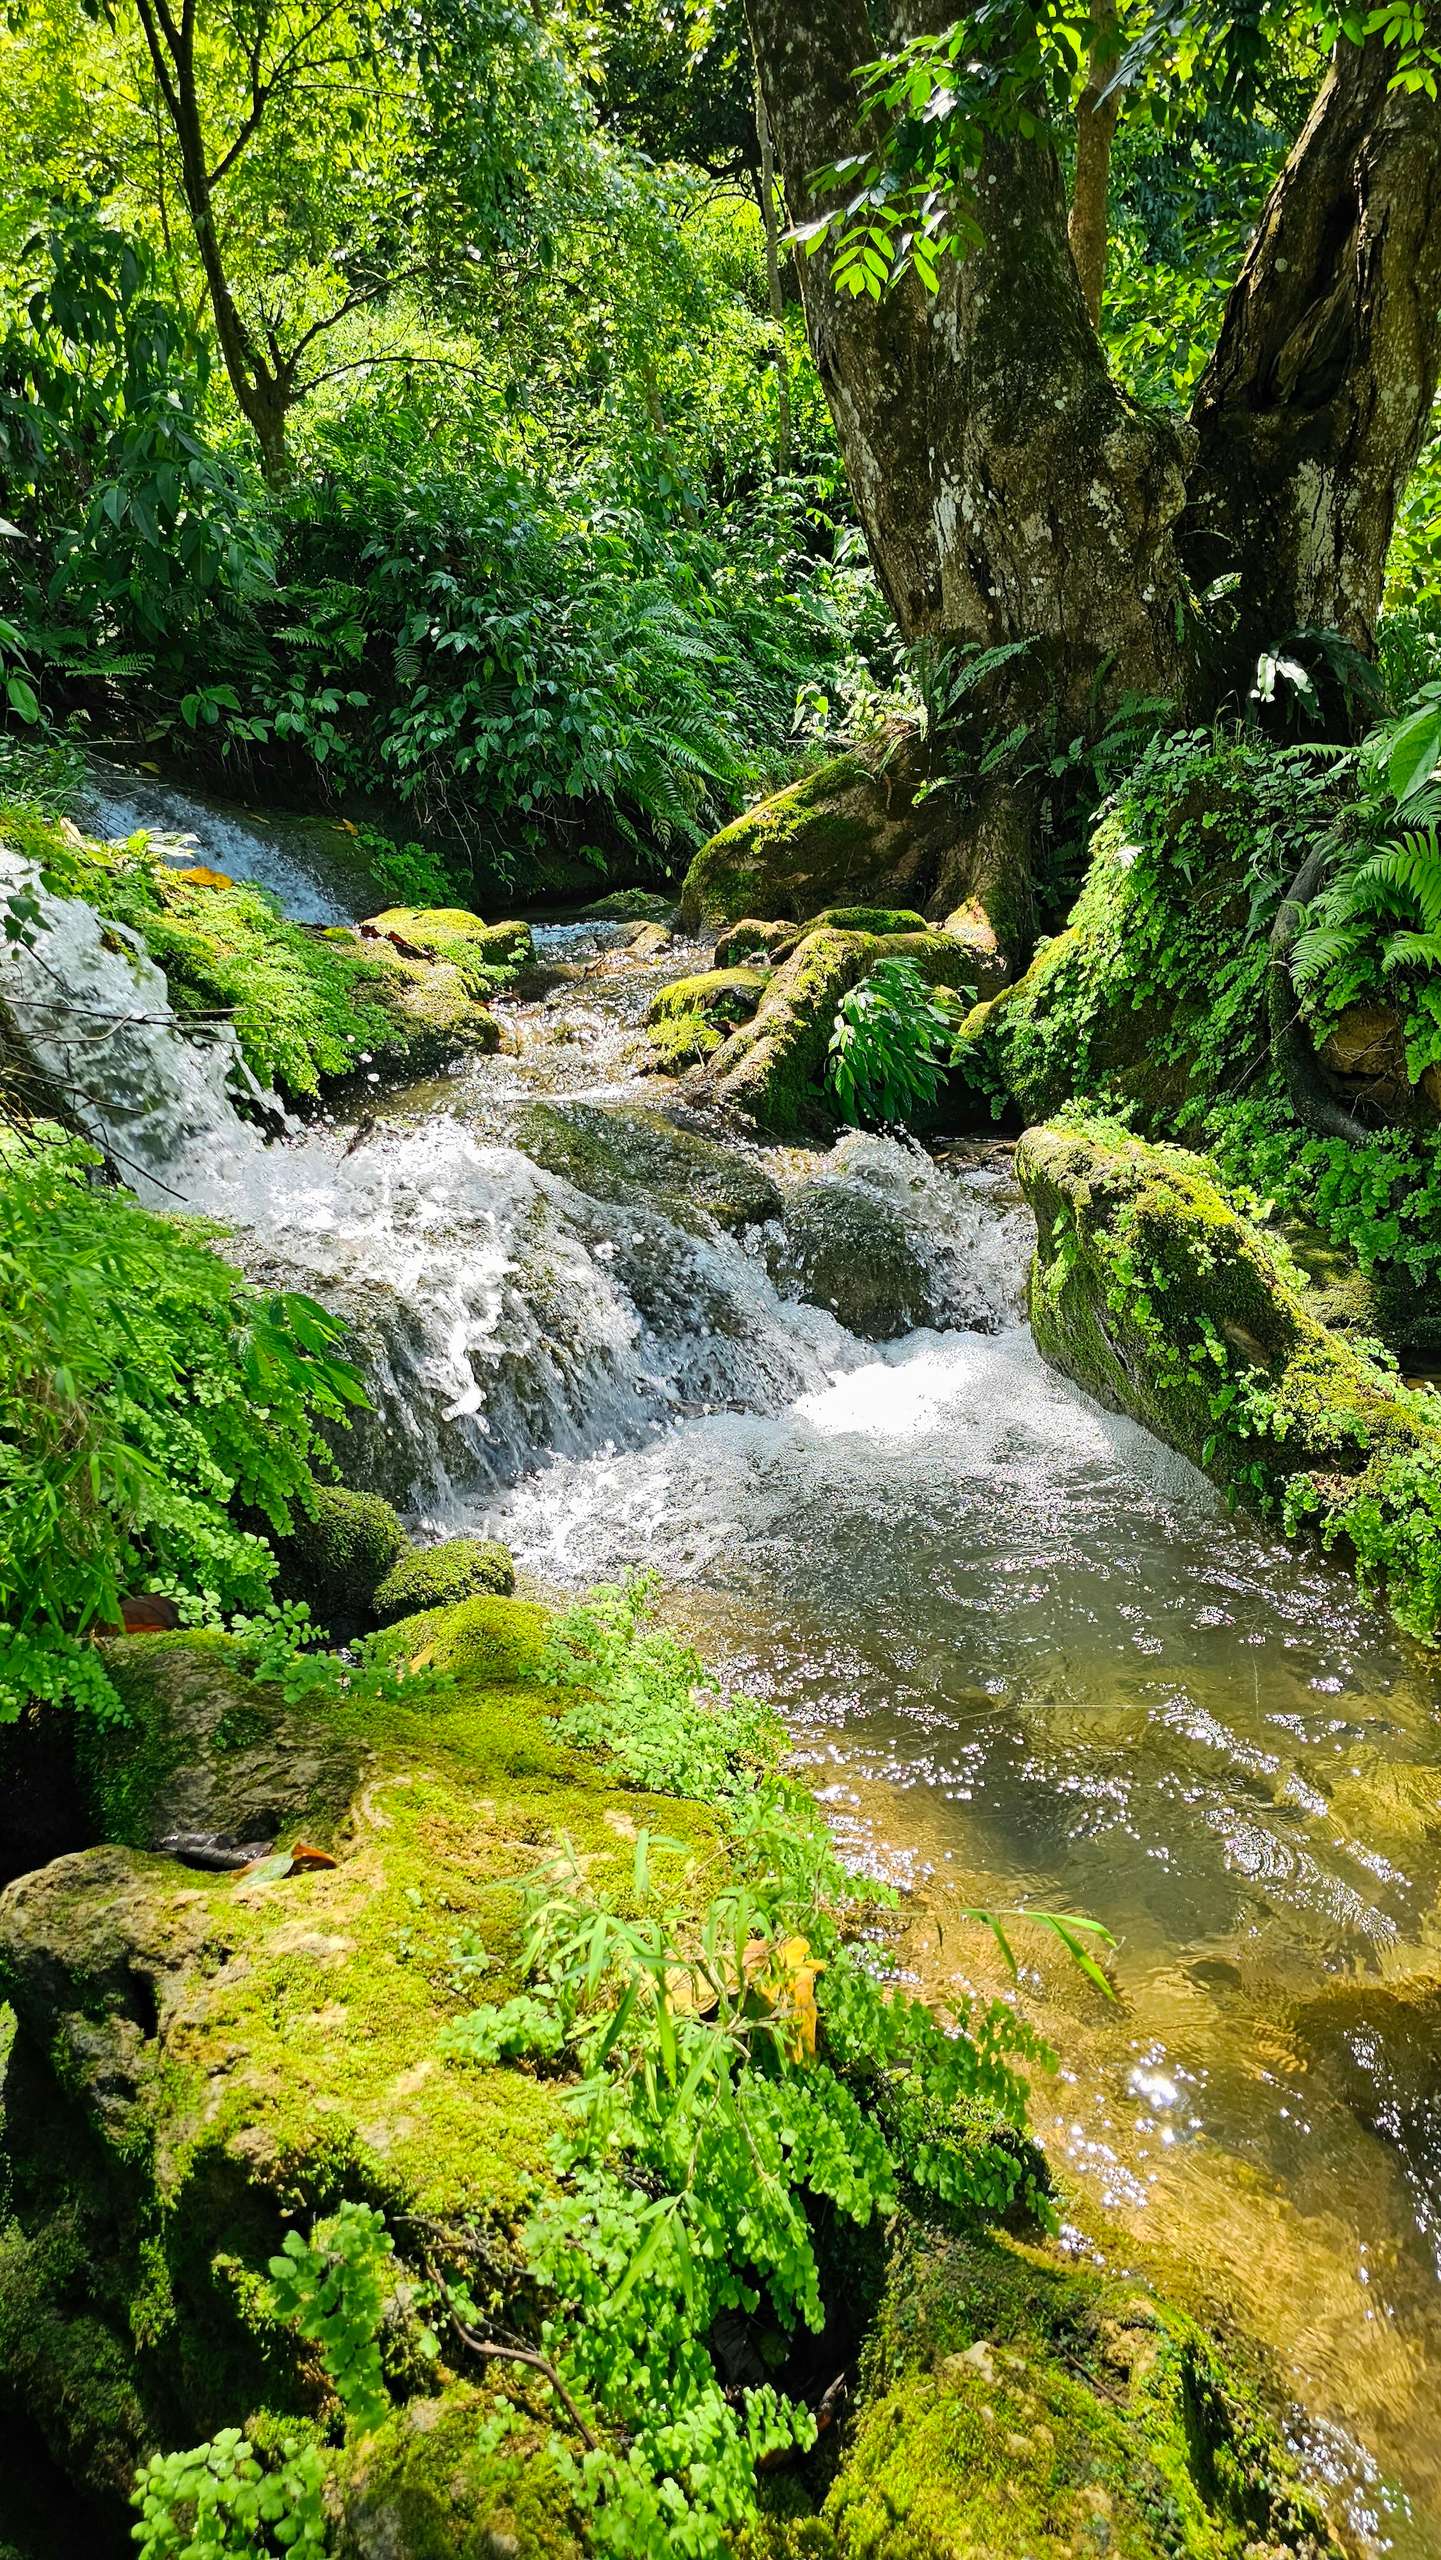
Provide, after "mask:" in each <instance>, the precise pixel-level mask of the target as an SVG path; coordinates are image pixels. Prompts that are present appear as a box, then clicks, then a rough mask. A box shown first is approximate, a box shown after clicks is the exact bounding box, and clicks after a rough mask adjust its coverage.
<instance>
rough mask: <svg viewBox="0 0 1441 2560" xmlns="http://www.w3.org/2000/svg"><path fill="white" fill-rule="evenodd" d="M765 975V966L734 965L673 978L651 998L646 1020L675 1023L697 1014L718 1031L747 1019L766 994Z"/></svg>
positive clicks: (766, 979) (766, 973)
mask: <svg viewBox="0 0 1441 2560" xmlns="http://www.w3.org/2000/svg"><path fill="white" fill-rule="evenodd" d="M768 977H769V972H768V971H767V970H765V969H747V968H734V969H701V970H699V971H697V972H696V974H695V975H694V976H693V977H689V978H673V979H672V980H671V983H670V985H669V986H668V987H662V988H661V989H660V991H659V993H658V994H656V995H653V996H652V997H651V1000H650V1003H649V1004H648V1005H647V1006H646V1012H645V1018H646V1021H647V1022H648V1023H657V1022H659V1023H665V1022H674V1021H677V1020H679V1019H680V1018H681V1017H682V1016H683V1015H689V1014H699V1016H700V1018H701V1020H702V1021H703V1022H708V1023H710V1024H712V1025H713V1026H714V1027H715V1028H716V1029H717V1030H720V1029H721V1028H722V1027H723V1026H724V1025H726V1024H728V1023H729V1024H735V1023H737V1022H748V1021H749V1020H750V1017H751V1015H752V1014H753V1013H754V1011H755V1009H756V1006H757V1005H758V1004H759V1003H760V1000H761V997H762V996H763V995H764V993H765V990H766V985H767V982H768Z"/></svg>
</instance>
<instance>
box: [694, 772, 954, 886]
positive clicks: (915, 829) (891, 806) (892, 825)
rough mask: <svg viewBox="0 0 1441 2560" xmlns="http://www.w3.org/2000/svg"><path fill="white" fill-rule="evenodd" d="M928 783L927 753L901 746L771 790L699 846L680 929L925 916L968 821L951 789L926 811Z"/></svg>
mask: <svg viewBox="0 0 1441 2560" xmlns="http://www.w3.org/2000/svg"><path fill="white" fill-rule="evenodd" d="M924 779H925V765H924V749H923V748H922V747H921V746H919V745H918V744H917V743H916V742H913V741H910V740H907V739H900V740H895V739H892V740H890V741H888V742H887V743H886V745H885V746H884V747H882V748H880V749H878V750H877V751H876V752H875V753H874V755H871V754H869V753H868V754H866V755H859V754H856V755H844V756H837V757H835V758H833V759H832V761H831V762H830V763H828V764H823V765H821V766H819V767H818V769H817V770H816V771H815V772H814V773H809V774H806V775H805V776H804V777H803V778H802V779H801V780H800V781H799V782H793V783H791V784H790V785H789V787H788V788H787V789H786V790H784V791H777V792H775V793H773V794H772V796H771V798H770V799H768V800H762V801H761V802H760V803H759V804H758V805H757V806H756V807H755V808H753V809H748V810H747V811H746V812H745V815H744V816H743V817H740V818H737V819H735V820H734V822H733V823H732V824H731V825H730V826H728V827H723V828H722V829H721V831H720V834H719V835H715V836H712V837H711V839H710V841H709V843H708V844H703V845H702V846H701V849H700V851H699V853H698V854H697V855H696V857H695V860H694V861H693V862H692V864H691V867H690V869H689V871H688V872H687V874H686V878H685V885H684V887H683V888H682V890H681V921H682V923H683V924H684V925H686V926H687V927H688V928H689V930H690V931H692V932H703V931H705V930H706V929H707V928H710V929H714V928H716V927H718V926H720V925H724V924H730V923H731V922H733V921H734V920H735V919H736V918H737V917H740V916H760V917H763V918H764V917H775V916H818V915H821V914H823V913H824V912H825V910H826V909H828V908H833V907H844V908H854V907H857V906H867V907H875V906H880V907H885V908H894V907H897V906H904V907H906V908H908V909H918V908H920V907H923V906H924V905H925V904H926V902H927V900H928V899H929V897H930V895H931V893H932V891H933V890H934V889H935V887H936V886H937V883H938V882H939V880H940V879H941V878H942V877H943V876H944V875H945V873H946V870H947V866H948V862H949V860H950V858H951V857H952V856H953V854H954V851H955V842H956V836H957V831H958V826H959V824H960V823H961V821H960V819H959V818H958V814H957V812H956V810H955V809H954V808H953V807H952V806H951V804H950V795H949V794H947V793H945V792H935V793H932V794H930V795H929V796H927V797H925V798H923V799H922V800H921V802H920V805H919V806H917V805H916V799H915V795H916V790H917V787H918V786H919V784H920V783H921V782H922V781H923V780H924Z"/></svg>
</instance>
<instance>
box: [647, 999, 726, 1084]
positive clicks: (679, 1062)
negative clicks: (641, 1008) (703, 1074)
mask: <svg viewBox="0 0 1441 2560" xmlns="http://www.w3.org/2000/svg"><path fill="white" fill-rule="evenodd" d="M724 1037H725V1034H724V1032H723V1031H722V1030H721V1029H720V1028H719V1026H718V1025H717V1024H716V1023H714V1022H708V1021H707V1020H706V1017H705V1015H704V1014H703V1013H676V1014H672V1015H671V1017H670V1018H669V1020H668V1021H665V1022H655V1023H652V1024H651V1027H650V1029H649V1031H648V1032H647V1034H646V1051H647V1056H646V1064H647V1065H648V1066H649V1067H651V1068H653V1069H654V1070H655V1071H656V1073H658V1074H660V1075H668V1076H675V1075H680V1074H682V1073H683V1071H684V1070H685V1068H687V1067H698V1066H702V1065H703V1064H704V1062H705V1060H706V1059H707V1058H713V1057H714V1055H715V1053H716V1051H717V1049H718V1048H719V1047H720V1045H721V1042H722V1040H723V1039H724Z"/></svg>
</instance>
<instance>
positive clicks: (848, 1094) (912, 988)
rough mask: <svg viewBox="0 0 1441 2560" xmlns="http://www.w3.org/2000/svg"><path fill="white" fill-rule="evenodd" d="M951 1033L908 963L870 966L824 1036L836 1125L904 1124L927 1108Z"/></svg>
mask: <svg viewBox="0 0 1441 2560" xmlns="http://www.w3.org/2000/svg"><path fill="white" fill-rule="evenodd" d="M954 1027H955V1026H954V1023H953V1021H952V1019H951V1017H950V1016H949V1015H948V1014H946V1013H944V1012H943V1011H942V1009H941V1007H940V1006H939V1005H938V1004H937V1003H936V1002H935V999H934V998H933V997H932V996H931V995H930V994H929V993H928V991H927V989H926V987H925V985H924V984H923V982H922V979H921V973H920V971H919V969H918V968H917V967H916V964H915V962H914V961H913V960H878V961H877V963H876V965H875V967H874V969H872V970H870V971H869V972H868V974H867V975H866V976H865V977H864V978H862V980H861V982H860V984H859V986H855V987H852V988H851V989H850V991H849V993H848V994H847V995H844V996H842V998H841V1001H840V1005H839V1007H838V1009H837V1013H836V1026H835V1030H834V1031H833V1033H832V1034H831V1050H830V1064H829V1067H828V1069H827V1083H828V1084H829V1087H830V1090H831V1092H832V1093H833V1094H834V1096H835V1099H836V1102H837V1104H838V1105H839V1108H840V1111H841V1114H842V1116H843V1118H845V1119H847V1120H849V1121H850V1122H852V1124H853V1125H860V1124H862V1123H866V1122H869V1123H871V1124H876V1123H885V1122H887V1121H901V1122H906V1121H910V1120H913V1119H915V1117H916V1116H917V1114H918V1113H922V1112H926V1111H929V1110H930V1109H932V1108H933V1106H934V1103H935V1099H936V1095H937V1094H938V1093H939V1091H940V1087H941V1078H942V1076H943V1075H944V1073H945V1070H946V1066H947V1063H948V1061H949V1059H950V1055H951V1047H952V1035H953V1031H954Z"/></svg>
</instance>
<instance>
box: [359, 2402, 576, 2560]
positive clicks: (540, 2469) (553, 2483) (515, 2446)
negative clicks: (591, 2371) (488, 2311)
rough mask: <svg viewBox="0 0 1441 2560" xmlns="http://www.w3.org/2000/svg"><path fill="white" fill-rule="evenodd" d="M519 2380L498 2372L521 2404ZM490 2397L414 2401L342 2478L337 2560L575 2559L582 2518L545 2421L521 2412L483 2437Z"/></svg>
mask: <svg viewBox="0 0 1441 2560" xmlns="http://www.w3.org/2000/svg"><path fill="white" fill-rule="evenodd" d="M525 2378H526V2377H525V2374H524V2371H523V2369H522V2368H520V2367H512V2368H510V2370H509V2371H508V2372H506V2373H505V2374H504V2379H505V2384H506V2386H507V2389H508V2391H513V2392H517V2396H518V2398H519V2400H520V2401H521V2402H523V2401H524V2400H525V2398H526V2396H527V2395H526V2393H525V2390H524V2384H525ZM494 2412H495V2399H494V2396H493V2395H490V2394H487V2393H484V2392H480V2391H475V2390H471V2389H469V2388H467V2387H465V2386H462V2387H460V2388H459V2389H456V2390H452V2391H448V2392H447V2393H446V2394H445V2395H444V2397H443V2398H439V2397H438V2398H435V2399H429V2400H416V2401H412V2402H411V2404H410V2406H409V2407H408V2408H406V2409H403V2410H398V2411H397V2412H396V2415H395V2416H394V2417H393V2418H392V2419H390V2420H388V2421H387V2423H386V2424H385V2425H384V2426H383V2427H381V2428H380V2429H379V2430H378V2431H377V2432H376V2433H375V2434H374V2435H371V2436H367V2437H365V2438H364V2439H363V2441H362V2442H361V2444H360V2445H359V2446H358V2447H357V2448H356V2450H355V2451H354V2452H353V2453H352V2454H350V2455H349V2456H348V2457H347V2458H346V2460H345V2462H344V2464H343V2466H342V2470H341V2475H340V2480H339V2483H338V2490H337V2503H338V2506H339V2510H340V2519H339V2524H338V2527H337V2533H336V2545H335V2560H580V2556H581V2553H582V2551H583V2550H584V2548H585V2544H584V2541H583V2538H582V2534H581V2529H580V2520H579V2518H578V2517H577V2515H576V2513H575V2508H574V2504H573V2501H572V2498H571V2495H570V2492H569V2490H568V2488H567V2486H566V2484H565V2481H564V2479H563V2478H562V2476H561V2471H560V2467H559V2465H558V2464H557V2463H556V2461H555V2460H554V2457H553V2455H552V2454H551V2451H550V2440H551V2435H552V2426H553V2421H552V2419H551V2417H550V2415H549V2413H546V2414H544V2415H541V2416H538V2417H529V2416H527V2415H525V2414H522V2416H521V2420H520V2423H519V2424H518V2425H515V2426H514V2427H513V2431H512V2432H511V2433H510V2434H509V2435H507V2437H506V2438H505V2439H504V2441H503V2442H502V2443H501V2444H499V2445H492V2444H491V2443H490V2442H489V2441H488V2439H487V2438H486V2437H485V2436H484V2435H483V2434H482V2430H483V2428H484V2427H485V2424H486V2421H487V2420H488V2419H489V2418H492V2417H493V2416H494Z"/></svg>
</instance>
